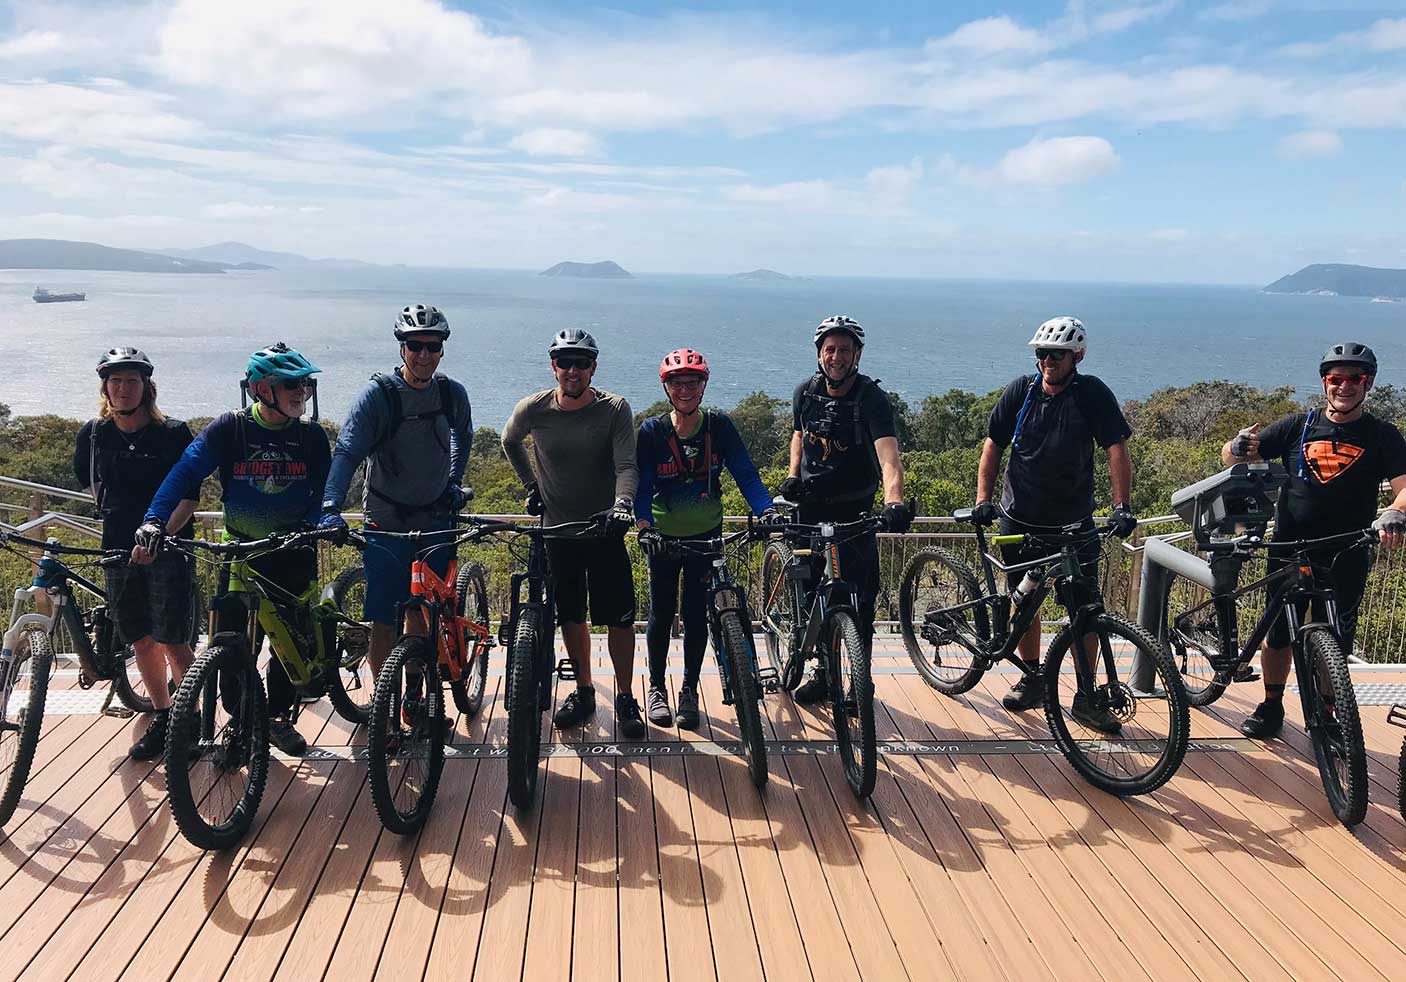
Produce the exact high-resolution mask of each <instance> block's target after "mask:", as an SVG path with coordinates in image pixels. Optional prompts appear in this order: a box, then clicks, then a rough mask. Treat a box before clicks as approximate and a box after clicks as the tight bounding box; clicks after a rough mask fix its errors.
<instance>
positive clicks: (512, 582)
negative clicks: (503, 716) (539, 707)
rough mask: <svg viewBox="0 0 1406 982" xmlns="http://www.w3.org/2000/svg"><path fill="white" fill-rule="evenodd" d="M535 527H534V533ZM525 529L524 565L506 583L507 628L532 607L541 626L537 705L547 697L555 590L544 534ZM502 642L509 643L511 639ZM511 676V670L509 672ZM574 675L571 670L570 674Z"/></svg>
mask: <svg viewBox="0 0 1406 982" xmlns="http://www.w3.org/2000/svg"><path fill="white" fill-rule="evenodd" d="M535 531H536V530H534V532H535ZM534 532H529V533H528V535H529V537H530V541H529V543H528V546H527V568H526V569H525V570H520V571H518V572H516V573H514V574H512V576H511V578H510V579H509V585H508V598H509V599H508V620H507V621H506V622H505V624H506V626H507V628H508V630H515V629H516V627H517V624H518V618H519V616H520V615H521V612H522V611H523V610H536V611H537V612H538V614H539V617H538V623H540V624H541V626H542V629H541V630H540V631H538V632H537V651H536V652H535V658H534V661H535V665H534V670H533V673H532V674H533V676H534V677H535V678H536V679H537V686H538V699H539V704H540V703H541V702H543V701H545V700H546V699H547V698H549V696H550V687H551V681H552V664H551V663H552V658H551V651H552V645H553V643H554V639H555V637H556V623H555V620H556V609H557V607H556V591H555V589H554V588H553V586H552V577H551V570H550V566H549V564H548V560H547V546H546V542H545V541H544V540H545V535H544V534H541V533H536V534H534ZM506 643H507V644H509V645H511V644H512V638H508V639H507V640H506ZM509 675H510V676H511V673H509ZM573 677H574V673H573Z"/></svg>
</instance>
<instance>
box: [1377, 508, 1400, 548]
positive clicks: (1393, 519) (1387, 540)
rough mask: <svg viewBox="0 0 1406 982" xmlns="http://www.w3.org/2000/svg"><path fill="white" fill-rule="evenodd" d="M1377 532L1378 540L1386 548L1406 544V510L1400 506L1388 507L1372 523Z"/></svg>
mask: <svg viewBox="0 0 1406 982" xmlns="http://www.w3.org/2000/svg"><path fill="white" fill-rule="evenodd" d="M1372 529H1373V530H1374V531H1375V532H1376V533H1377V541H1378V542H1380V543H1381V544H1382V548H1384V549H1400V548H1401V546H1402V545H1406V512H1403V511H1401V510H1400V509H1398V508H1388V509H1387V510H1386V511H1384V512H1382V513H1381V514H1380V515H1378V516H1377V520H1376V521H1375V522H1373V523H1372Z"/></svg>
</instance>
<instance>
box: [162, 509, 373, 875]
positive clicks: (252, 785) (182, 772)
mask: <svg viewBox="0 0 1406 982" xmlns="http://www.w3.org/2000/svg"><path fill="white" fill-rule="evenodd" d="M342 534H345V533H344V532H343V530H340V529H313V530H310V531H305V532H292V533H286V534H275V535H270V536H268V537H267V538H263V539H257V540H253V541H248V542H205V541H203V540H201V539H171V538H166V539H163V540H162V542H161V549H162V550H167V549H170V550H175V551H178V552H184V553H186V554H188V555H190V556H191V557H192V558H200V557H202V554H204V555H209V556H212V557H214V559H215V560H216V561H218V562H219V564H220V570H219V585H218V589H217V592H216V595H215V596H214V597H213V598H212V599H211V601H210V643H209V646H208V647H207V648H206V649H205V651H203V652H201V653H200V654H199V655H198V656H196V659H195V661H194V663H192V665H191V667H190V669H189V670H188V671H187V672H186V674H185V678H184V679H182V681H181V684H180V687H179V688H177V690H176V694H175V698H174V699H173V700H172V703H171V717H170V723H169V725H168V729H167V734H166V793H167V796H168V797H169V799H170V802H171V813H172V815H173V816H174V818H175V820H176V826H177V827H178V828H179V829H180V830H181V833H182V834H183V835H184V836H185V837H186V838H187V839H188V840H190V842H191V843H193V844H194V845H196V846H199V847H200V848H202V849H225V848H228V847H230V846H232V845H234V844H235V843H237V842H239V841H240V839H242V838H243V837H244V835H245V833H247V832H248V830H249V827H250V825H251V824H252V823H253V821H254V816H255V814H256V813H257V812H258V808H259V802H260V801H261V799H262V798H263V793H264V784H265V781H266V780H267V777H268V764H269V719H268V710H267V696H266V695H265V692H264V683H263V679H262V678H260V676H259V668H258V651H259V649H260V647H261V646H262V643H263V637H264V636H265V635H267V637H268V639H269V641H270V644H271V647H272V649H273V655H274V657H275V658H277V659H278V660H279V662H280V663H281V664H282V665H283V667H284V669H286V670H287V672H288V677H289V679H290V680H291V681H292V682H293V685H294V687H295V688H296V689H297V691H298V693H299V696H300V698H298V699H295V700H294V702H293V707H292V713H293V716H294V719H296V717H297V714H298V713H299V712H300V710H301V708H302V705H303V700H302V698H301V697H302V696H309V697H312V696H321V695H323V694H326V695H327V696H328V697H329V699H330V700H331V702H332V704H333V706H334V707H336V709H337V711H338V713H340V714H341V715H342V716H343V717H344V718H345V719H346V720H347V721H348V722H350V723H359V722H361V721H362V719H363V717H362V709H361V705H360V704H359V703H357V702H356V701H354V700H353V699H352V698H351V697H350V696H349V695H348V694H347V693H346V691H345V690H343V689H342V679H343V674H342V672H341V671H340V668H339V662H340V661H341V660H342V656H341V655H340V654H339V652H345V651H348V650H356V649H357V647H358V645H357V643H355V642H352V641H348V640H347V639H346V638H343V639H342V640H338V637H337V635H338V633H339V628H340V629H342V630H345V631H347V632H350V633H359V632H360V630H361V629H362V625H361V624H359V623H357V622H355V621H353V620H351V619H350V618H348V617H346V616H344V615H343V614H342V613H341V612H340V611H339V610H338V609H337V607H336V604H335V603H334V602H333V601H332V598H331V596H330V593H331V591H330V588H329V589H328V590H321V589H320V588H319V587H318V585H317V584H316V583H313V584H311V585H309V587H308V588H307V590H306V591H304V592H303V593H302V594H300V595H293V594H291V593H289V592H288V591H287V590H284V589H282V588H281V587H279V586H278V585H277V584H275V583H273V582H271V581H270V580H269V579H268V578H267V577H265V576H263V575H261V574H260V573H259V572H258V571H257V570H255V569H253V568H252V567H251V566H250V561H251V560H252V559H254V558H255V557H264V556H268V555H271V554H274V553H278V552H281V551H285V550H292V549H298V548H300V547H305V546H310V545H312V544H314V543H316V542H318V541H322V540H332V539H336V538H338V537H339V536H340V535H342ZM351 535H352V537H353V541H357V540H358V539H359V536H357V535H356V533H351ZM240 621H243V623H244V629H243V630H242V631H240V630H217V628H218V627H219V626H220V624H221V623H224V624H230V623H239V622H240ZM365 653H366V649H365V647H364V645H362V646H360V648H359V652H358V653H357V657H363V658H364V657H365Z"/></svg>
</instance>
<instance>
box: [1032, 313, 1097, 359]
mask: <svg viewBox="0 0 1406 982" xmlns="http://www.w3.org/2000/svg"><path fill="white" fill-rule="evenodd" d="M1087 340H1088V334H1087V332H1085V330H1084V325H1083V323H1082V322H1080V320H1079V319H1078V318H1077V317H1052V318H1050V319H1049V320H1047V321H1045V323H1043V324H1041V325H1040V326H1039V327H1037V328H1036V329H1035V336H1034V337H1033V338H1031V339H1030V347H1032V348H1057V349H1063V350H1064V351H1083V350H1084V348H1085V346H1086V344H1087Z"/></svg>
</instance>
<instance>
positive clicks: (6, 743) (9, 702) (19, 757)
mask: <svg viewBox="0 0 1406 982" xmlns="http://www.w3.org/2000/svg"><path fill="white" fill-rule="evenodd" d="M26 664H28V666H29V688H28V689H16V688H15V683H17V682H18V681H19V678H20V672H21V670H22V669H23V668H24V666H25V665H26ZM53 666H54V652H53V649H52V648H51V647H50V645H49V636H48V635H47V634H45V633H44V632H43V631H39V630H29V631H25V632H24V633H23V634H21V635H20V639H19V643H18V645H17V646H16V649H15V653H14V660H13V661H11V662H10V677H9V678H8V679H0V684H3V685H4V692H5V694H6V704H5V712H4V722H3V723H0V780H3V781H4V791H3V792H0V825H4V824H5V823H6V822H8V821H9V820H10V817H11V816H12V815H14V813H15V808H16V807H18V805H19V803H20V795H22V794H24V784H25V782H26V781H28V780H29V769H30V767H31V766H32V765H33V764H34V750H35V748H36V747H38V746H39V729H40V727H41V726H43V723H44V700H45V698H46V697H47V695H48V692H49V674H50V672H51V671H52V669H53Z"/></svg>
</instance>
